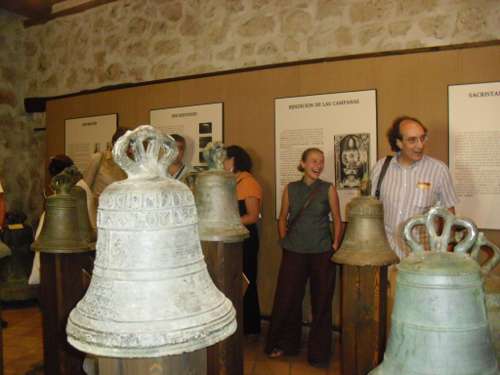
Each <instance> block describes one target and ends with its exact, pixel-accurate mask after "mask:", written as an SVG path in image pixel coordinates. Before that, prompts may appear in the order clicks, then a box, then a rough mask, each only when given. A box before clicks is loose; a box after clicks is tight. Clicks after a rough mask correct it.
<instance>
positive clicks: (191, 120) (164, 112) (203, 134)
mask: <svg viewBox="0 0 500 375" xmlns="http://www.w3.org/2000/svg"><path fill="white" fill-rule="evenodd" d="M150 121H151V125H153V126H155V127H157V128H158V129H161V130H162V131H163V132H164V133H166V134H179V135H182V136H183V137H184V138H186V151H185V154H184V162H185V163H186V164H190V165H191V166H193V167H195V168H196V167H201V168H202V167H204V166H206V163H205V160H203V155H202V150H203V148H204V147H205V146H206V145H207V144H208V143H209V142H222V141H223V103H213V104H202V105H194V106H188V107H176V108H163V109H155V110H152V111H150Z"/></svg>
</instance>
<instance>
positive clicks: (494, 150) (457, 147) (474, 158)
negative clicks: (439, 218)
mask: <svg viewBox="0 0 500 375" xmlns="http://www.w3.org/2000/svg"><path fill="white" fill-rule="evenodd" d="M448 105H449V126H450V128H449V132H450V136H449V142H450V149H449V150H450V155H449V160H450V171H451V174H452V177H453V181H454V183H455V188H456V190H457V194H458V197H459V199H460V202H459V203H458V205H457V212H458V213H459V214H460V215H461V216H467V217H470V218H471V219H472V220H474V222H475V223H476V224H477V226H478V227H479V228H484V229H500V215H498V208H499V207H500V82H489V83H478V84H467V85H450V86H448Z"/></svg>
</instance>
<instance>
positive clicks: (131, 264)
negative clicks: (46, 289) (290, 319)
mask: <svg viewBox="0 0 500 375" xmlns="http://www.w3.org/2000/svg"><path fill="white" fill-rule="evenodd" d="M131 155H132V156H131ZM176 155H177V148H176V145H175V141H174V139H173V138H171V137H169V136H165V135H163V134H161V133H160V132H159V131H157V130H156V129H155V128H153V127H151V126H149V125H144V126H140V127H138V128H137V129H135V130H134V131H128V132H127V133H126V134H125V135H124V136H123V137H121V138H120V139H119V140H118V141H117V142H116V144H115V146H114V148H113V157H114V159H115V161H116V163H117V164H118V165H120V167H122V168H123V169H124V170H125V172H126V173H127V175H128V178H127V179H126V180H122V181H118V182H115V183H113V184H111V185H109V186H108V187H107V188H106V189H105V190H104V192H103V193H102V194H101V196H100V199H99V209H98V216H97V227H98V236H97V237H98V238H97V253H96V259H95V263H94V271H93V275H92V280H91V283H90V286H89V289H88V291H87V293H86V295H85V296H84V298H83V299H82V300H81V301H80V302H79V303H78V304H77V306H76V307H75V309H73V311H72V312H71V314H70V317H69V319H68V326H67V333H68V341H69V343H70V344H71V345H73V346H75V347H76V348H77V349H79V350H81V351H84V352H87V353H92V354H95V355H100V356H110V357H123V358H132V357H159V356H164V355H173V354H180V353H183V352H190V351H194V350H198V349H200V348H203V347H206V346H209V345H212V344H214V343H216V342H218V341H220V340H223V339H224V338H226V337H227V336H229V335H231V334H232V333H233V332H234V331H235V330H236V320H235V310H234V308H233V306H232V304H231V302H230V301H229V300H228V299H227V298H226V297H225V296H224V295H223V294H222V293H221V292H220V291H219V290H218V289H217V288H216V287H215V285H214V284H213V282H212V280H211V278H210V275H209V274H208V271H207V267H206V264H205V261H204V258H203V253H202V251H201V245H200V240H199V235H198V226H197V223H198V218H197V213H196V207H195V203H194V197H193V195H192V193H191V191H190V190H189V188H188V187H187V186H185V185H184V184H183V183H181V182H179V181H176V180H175V179H173V178H171V177H170V176H167V174H166V170H167V167H168V164H169V163H171V162H172V161H173V160H174V159H175V157H176Z"/></svg>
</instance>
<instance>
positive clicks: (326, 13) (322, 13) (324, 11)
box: [316, 0, 346, 21]
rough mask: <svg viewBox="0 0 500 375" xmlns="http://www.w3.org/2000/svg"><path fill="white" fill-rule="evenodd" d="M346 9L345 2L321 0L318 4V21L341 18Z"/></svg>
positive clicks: (341, 0)
mask: <svg viewBox="0 0 500 375" xmlns="http://www.w3.org/2000/svg"><path fill="white" fill-rule="evenodd" d="M345 8H346V4H345V1H343V0H340V1H338V0H319V1H318V2H317V9H316V19H318V20H320V21H321V20H323V19H325V18H331V17H341V16H342V14H343V12H344V9H345Z"/></svg>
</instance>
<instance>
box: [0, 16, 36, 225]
mask: <svg viewBox="0 0 500 375" xmlns="http://www.w3.org/2000/svg"><path fill="white" fill-rule="evenodd" d="M25 33H26V31H25V29H24V27H23V24H22V20H21V19H20V18H19V17H17V16H15V15H13V14H10V13H7V12H4V11H0V50H1V51H2V52H1V53H0V180H1V181H2V185H3V188H4V190H5V196H6V200H7V208H8V209H9V210H22V211H23V212H25V213H26V214H27V215H28V221H29V222H30V223H31V222H32V221H36V220H37V218H38V215H39V214H40V212H41V211H42V207H43V195H42V186H43V182H42V180H43V178H44V174H43V171H44V169H45V168H44V163H43V160H44V154H45V152H44V146H45V141H44V134H43V132H35V131H34V128H35V127H36V126H39V124H40V123H42V122H43V121H42V118H40V116H39V115H38V116H32V115H28V114H26V113H24V102H23V100H24V96H25V82H26V80H25V69H24V66H25V52H24V39H25Z"/></svg>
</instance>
